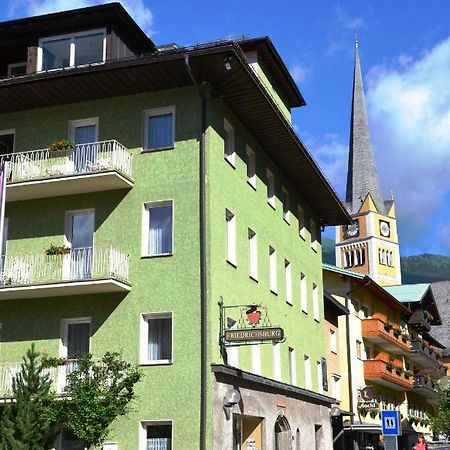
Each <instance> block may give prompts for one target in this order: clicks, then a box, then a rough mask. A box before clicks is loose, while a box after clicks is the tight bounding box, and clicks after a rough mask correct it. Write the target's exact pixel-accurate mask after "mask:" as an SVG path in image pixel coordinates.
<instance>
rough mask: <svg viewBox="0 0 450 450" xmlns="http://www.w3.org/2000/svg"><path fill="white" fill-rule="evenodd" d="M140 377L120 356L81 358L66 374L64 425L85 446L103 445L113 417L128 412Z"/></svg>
mask: <svg viewBox="0 0 450 450" xmlns="http://www.w3.org/2000/svg"><path fill="white" fill-rule="evenodd" d="M141 376H142V374H141V371H140V370H139V369H138V368H137V367H136V366H133V365H131V364H129V363H127V362H125V361H124V360H122V358H121V355H120V354H119V353H106V354H105V356H103V358H102V359H101V360H100V361H94V359H93V358H92V355H91V354H86V355H82V356H80V358H79V359H78V364H77V367H76V369H75V370H73V371H72V372H71V373H70V374H69V375H68V386H67V390H66V393H67V396H68V398H70V401H66V402H64V404H63V411H62V417H61V421H62V422H63V423H64V426H65V427H67V428H69V429H70V430H72V431H73V433H74V434H75V435H76V436H77V437H78V438H79V439H81V440H82V441H84V442H85V445H86V447H91V446H96V445H100V444H102V443H103V442H104V440H105V439H106V437H107V435H108V433H109V431H110V428H111V424H112V422H113V421H114V420H115V419H116V417H119V416H123V415H126V414H127V413H128V412H129V410H130V402H131V401H132V400H133V398H134V397H135V393H134V385H135V384H136V383H137V382H138V381H139V380H140V379H141Z"/></svg>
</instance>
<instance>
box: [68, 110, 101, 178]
mask: <svg viewBox="0 0 450 450" xmlns="http://www.w3.org/2000/svg"><path fill="white" fill-rule="evenodd" d="M70 128H71V130H70V134H71V139H72V141H73V143H74V144H75V148H74V151H73V154H72V159H73V165H74V169H75V172H86V171H88V170H89V169H90V168H91V167H93V166H94V164H95V162H96V161H97V143H96V142H97V139H98V121H97V119H86V120H77V121H73V122H71V125H70Z"/></svg>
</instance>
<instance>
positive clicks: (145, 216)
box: [141, 199, 175, 258]
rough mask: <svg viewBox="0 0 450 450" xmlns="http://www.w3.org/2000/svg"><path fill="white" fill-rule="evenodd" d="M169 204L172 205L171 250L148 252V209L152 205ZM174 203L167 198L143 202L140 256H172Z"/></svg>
mask: <svg viewBox="0 0 450 450" xmlns="http://www.w3.org/2000/svg"><path fill="white" fill-rule="evenodd" d="M164 206H171V207H172V230H171V233H172V251H171V252H166V253H155V254H150V253H149V248H148V246H149V242H150V241H149V234H150V213H149V210H150V209H151V208H152V207H154V208H158V207H164ZM174 229H175V205H174V201H173V199H167V200H156V201H151V202H145V203H143V204H142V239H141V258H159V257H166V256H172V255H173V254H174V248H175V232H174Z"/></svg>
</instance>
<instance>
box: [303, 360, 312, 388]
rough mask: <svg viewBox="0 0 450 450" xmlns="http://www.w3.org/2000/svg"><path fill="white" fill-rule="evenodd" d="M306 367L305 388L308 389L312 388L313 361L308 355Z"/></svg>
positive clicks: (305, 362) (305, 361)
mask: <svg viewBox="0 0 450 450" xmlns="http://www.w3.org/2000/svg"><path fill="white" fill-rule="evenodd" d="M303 359H304V367H305V387H306V389H311V388H312V379H311V360H310V358H309V356H308V355H304V358H303Z"/></svg>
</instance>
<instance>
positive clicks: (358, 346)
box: [356, 340, 362, 359]
mask: <svg viewBox="0 0 450 450" xmlns="http://www.w3.org/2000/svg"><path fill="white" fill-rule="evenodd" d="M356 357H357V358H358V359H362V342H361V341H358V340H357V341H356Z"/></svg>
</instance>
